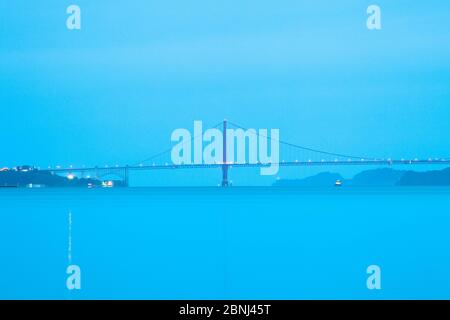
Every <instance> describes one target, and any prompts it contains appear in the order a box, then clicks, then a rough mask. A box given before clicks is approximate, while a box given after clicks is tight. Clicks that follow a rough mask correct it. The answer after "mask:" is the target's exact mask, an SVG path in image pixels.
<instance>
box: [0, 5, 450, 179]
mask: <svg viewBox="0 0 450 320" xmlns="http://www.w3.org/2000/svg"><path fill="white" fill-rule="evenodd" d="M73 3H74V4H77V5H79V6H80V7H81V10H82V29H81V30H80V31H69V30H67V29H66V25H65V21H66V18H67V15H66V12H65V11H66V8H67V7H68V6H69V5H70V4H73ZM373 3H375V4H378V5H379V6H380V7H381V10H382V27H383V28H382V30H380V31H369V30H367V28H366V17H367V15H366V8H367V6H368V5H370V4H373ZM0 15H1V19H0V87H1V90H0V105H1V110H2V116H3V117H2V119H3V121H2V130H1V132H2V147H3V148H2V153H1V164H0V165H5V166H13V165H17V164H25V163H26V164H34V165H39V166H48V165H56V164H60V165H69V164H74V165H82V164H84V165H96V164H99V165H102V164H110V165H113V164H116V163H120V164H126V163H135V162H136V161H139V160H140V159H144V158H146V157H147V156H149V155H152V154H154V153H157V152H159V151H161V150H164V149H167V148H168V147H170V134H171V132H172V131H173V130H174V129H176V128H180V127H187V128H191V127H192V123H193V121H194V120H203V121H204V123H206V124H208V123H210V124H216V123H217V122H219V121H221V120H222V119H223V118H229V119H232V120H233V121H234V122H237V123H240V124H243V125H245V126H247V127H254V128H279V129H280V135H281V138H282V139H283V140H287V141H291V142H294V143H297V144H302V145H306V146H311V147H314V148H319V149H325V150H327V151H332V152H340V153H349V154H364V155H370V156H375V157H393V158H401V157H423V158H428V157H430V156H433V157H448V156H450V150H449V146H450V143H449V142H448V141H449V140H448V136H449V133H450V125H449V119H450V59H449V57H450V40H449V39H450V20H449V18H448V17H449V16H450V3H449V2H448V1H446V0H431V1H427V2H423V1H419V2H413V3H411V1H403V0H399V1H395V2H393V1H376V2H373V1H356V0H354V1H314V2H312V1H298V0H297V1H264V0H259V1H253V0H251V1H203V0H202V1H200V0H196V1H140V0H127V1H103V0H97V1H86V0H74V1H71V2H69V1H58V2H56V1H50V0H43V1H39V2H36V3H34V2H30V1H24V0H18V1H8V2H7V1H3V2H2V3H1V4H0ZM344 170H347V169H344ZM340 171H343V170H340ZM310 173H312V171H311V172H302V173H301V174H300V175H308V174H310ZM283 174H284V173H283V172H281V173H280V175H281V176H282V177H283ZM208 175H209V174H208ZM217 176H218V175H217V174H216V173H214V174H213V175H211V176H208V177H205V181H208V182H209V181H212V180H213V179H216V178H217ZM186 179H188V180H189V179H192V177H191V178H186ZM246 179H247V180H245V181H247V182H249V183H250V182H252V181H253V182H254V181H256V180H257V179H259V177H257V174H255V175H250V176H249V177H248V178H246Z"/></svg>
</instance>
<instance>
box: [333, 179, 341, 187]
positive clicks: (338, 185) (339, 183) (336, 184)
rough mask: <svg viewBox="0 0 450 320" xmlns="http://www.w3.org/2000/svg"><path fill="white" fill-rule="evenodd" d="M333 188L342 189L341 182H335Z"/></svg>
mask: <svg viewBox="0 0 450 320" xmlns="http://www.w3.org/2000/svg"><path fill="white" fill-rule="evenodd" d="M334 186H335V187H342V181H341V180H336V182H335V183H334Z"/></svg>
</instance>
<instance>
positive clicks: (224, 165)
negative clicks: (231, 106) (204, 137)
mask: <svg viewBox="0 0 450 320" xmlns="http://www.w3.org/2000/svg"><path fill="white" fill-rule="evenodd" d="M222 162H223V163H222V187H228V164H227V119H225V120H223V161H222Z"/></svg>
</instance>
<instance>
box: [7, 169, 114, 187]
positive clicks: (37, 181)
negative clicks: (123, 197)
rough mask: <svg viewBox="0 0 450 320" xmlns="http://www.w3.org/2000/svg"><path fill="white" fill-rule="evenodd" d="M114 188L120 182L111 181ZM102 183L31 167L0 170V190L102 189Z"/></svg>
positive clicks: (97, 180)
mask: <svg viewBox="0 0 450 320" xmlns="http://www.w3.org/2000/svg"><path fill="white" fill-rule="evenodd" d="M111 185H114V186H121V182H120V181H112V184H111ZM102 186H105V185H104V181H102V180H99V179H93V178H79V177H76V176H74V175H69V176H60V175H57V174H53V173H51V172H49V171H41V170H37V169H35V168H33V167H31V166H20V167H15V168H12V169H7V168H3V169H0V188H13V187H17V188H27V187H28V188H39V187H62V188H77V187H85V188H87V187H91V188H92V187H102Z"/></svg>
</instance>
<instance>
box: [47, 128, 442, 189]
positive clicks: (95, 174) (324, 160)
mask: <svg viewBox="0 0 450 320" xmlns="http://www.w3.org/2000/svg"><path fill="white" fill-rule="evenodd" d="M230 125H231V126H232V127H233V128H235V129H241V130H244V131H247V130H248V129H247V128H245V127H243V126H240V125H238V124H235V123H233V122H231V121H227V120H224V121H223V122H220V123H218V124H216V125H215V126H212V127H211V129H217V128H221V129H222V137H223V138H222V139H223V141H222V147H223V152H222V161H219V162H215V163H181V164H174V163H173V162H172V161H171V160H170V159H168V158H167V156H168V155H170V154H171V151H172V147H171V148H169V149H167V150H165V151H162V152H160V153H157V154H154V155H152V156H151V157H148V158H146V159H144V160H142V161H140V162H138V163H135V164H131V165H115V166H91V167H89V166H87V167H86V166H82V167H76V166H72V165H71V166H69V167H61V166H56V167H53V168H52V167H48V168H46V169H39V170H40V171H44V172H50V173H52V174H58V175H67V176H69V175H71V176H72V175H77V176H80V177H92V178H95V179H103V178H104V177H109V176H114V177H117V178H119V179H120V180H121V182H122V185H123V186H128V185H129V176H130V172H131V171H152V170H179V169H220V170H221V171H222V181H221V185H222V186H223V187H227V186H229V179H228V171H229V169H230V168H262V167H270V166H273V165H277V166H278V167H310V166H311V167H312V166H355V165H356V166H386V165H388V166H392V165H448V164H450V157H449V158H436V157H434V158H427V159H420V158H414V159H406V158H401V159H391V158H374V157H364V156H357V155H350V154H341V153H335V152H330V151H325V150H319V149H314V148H310V147H305V146H302V145H298V144H295V143H290V142H286V141H282V140H278V141H277V142H278V143H279V145H280V147H281V146H283V147H284V148H285V149H287V150H290V152H289V151H288V152H287V153H286V152H285V153H281V151H280V155H281V154H283V157H280V159H282V160H280V161H278V162H277V163H271V162H260V161H257V162H249V161H241V162H236V161H234V159H229V158H228V156H227V150H228V143H229V142H228V141H227V130H229V127H230ZM195 138H197V137H195V136H194V137H192V139H191V141H193V140H194V139H195ZM260 138H264V139H272V138H271V137H268V136H260ZM164 158H165V159H166V161H164Z"/></svg>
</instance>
